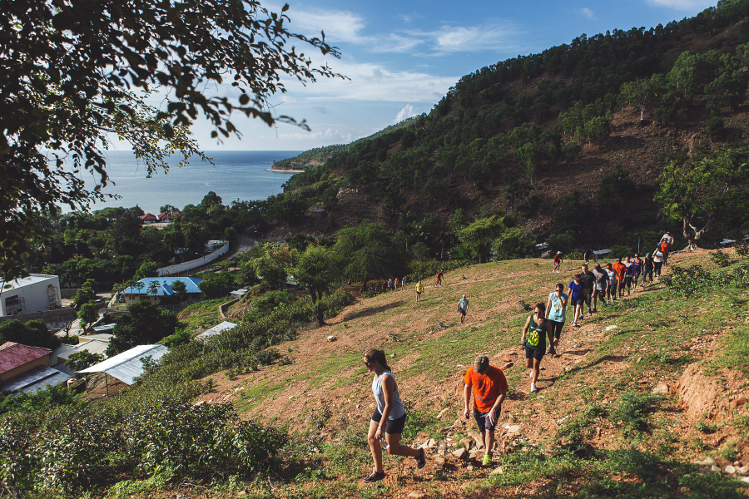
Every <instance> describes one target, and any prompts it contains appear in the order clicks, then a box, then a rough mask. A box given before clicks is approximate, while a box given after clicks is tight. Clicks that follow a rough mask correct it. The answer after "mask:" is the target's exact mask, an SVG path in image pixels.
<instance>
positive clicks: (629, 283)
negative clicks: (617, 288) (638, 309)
mask: <svg viewBox="0 0 749 499" xmlns="http://www.w3.org/2000/svg"><path fill="white" fill-rule="evenodd" d="M632 277H633V276H631V275H627V276H624V284H623V286H626V287H628V288H629V287H632Z"/></svg>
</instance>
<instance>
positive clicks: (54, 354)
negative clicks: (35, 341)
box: [49, 343, 76, 367]
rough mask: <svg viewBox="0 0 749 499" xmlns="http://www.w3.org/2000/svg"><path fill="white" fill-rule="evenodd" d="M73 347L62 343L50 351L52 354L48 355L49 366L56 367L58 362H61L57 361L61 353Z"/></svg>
mask: <svg viewBox="0 0 749 499" xmlns="http://www.w3.org/2000/svg"><path fill="white" fill-rule="evenodd" d="M75 347H76V345H69V344H67V343H63V344H62V345H60V346H59V347H57V348H55V349H54V350H52V353H51V354H49V365H50V366H52V367H54V366H56V365H57V363H58V362H61V360H58V356H59V355H60V354H61V353H64V352H67V351H68V350H72V349H73V348H75Z"/></svg>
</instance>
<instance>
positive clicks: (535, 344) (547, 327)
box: [520, 285, 582, 393]
mask: <svg viewBox="0 0 749 499" xmlns="http://www.w3.org/2000/svg"><path fill="white" fill-rule="evenodd" d="M581 286H582V285H581ZM547 336H548V337H549V344H550V345H552V347H551V349H549V352H550V353H551V354H552V355H554V354H555V353H556V350H555V349H554V346H553V345H554V335H553V334H552V332H551V323H549V321H547V320H546V305H544V304H543V303H537V304H536V308H535V309H534V310H533V315H531V316H529V317H528V320H527V321H525V326H524V327H523V335H522V336H521V337H520V343H521V344H522V345H523V346H524V347H525V366H526V367H528V368H529V369H531V372H530V373H529V376H530V378H531V393H534V392H537V391H538V388H536V381H538V372H539V369H540V368H541V359H543V358H544V354H545V353H546V337H547Z"/></svg>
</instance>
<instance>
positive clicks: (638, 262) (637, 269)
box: [632, 253, 644, 291]
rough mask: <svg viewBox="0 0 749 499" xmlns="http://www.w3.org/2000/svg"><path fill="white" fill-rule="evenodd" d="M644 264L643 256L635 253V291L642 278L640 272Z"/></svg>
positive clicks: (633, 263) (633, 262) (633, 261)
mask: <svg viewBox="0 0 749 499" xmlns="http://www.w3.org/2000/svg"><path fill="white" fill-rule="evenodd" d="M643 264H644V262H643V260H642V258H640V254H639V253H635V259H634V260H632V265H634V266H635V278H634V280H633V281H632V285H633V287H632V289H633V290H634V291H637V281H638V280H639V279H640V274H642V269H643Z"/></svg>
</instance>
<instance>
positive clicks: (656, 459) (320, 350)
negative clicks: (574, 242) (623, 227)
mask: <svg viewBox="0 0 749 499" xmlns="http://www.w3.org/2000/svg"><path fill="white" fill-rule="evenodd" d="M731 259H732V261H733V266H734V267H735V266H736V265H737V264H738V261H739V260H740V258H738V257H735V256H733V255H731ZM578 263H579V262H568V263H566V264H565V265H564V266H563V269H564V271H565V272H564V273H563V274H561V275H558V274H551V273H550V272H549V271H550V268H551V263H550V262H549V261H548V260H534V259H526V260H515V261H507V262H500V263H490V264H485V265H477V266H474V267H469V268H465V269H459V270H456V271H453V272H449V273H447V275H446V283H445V286H444V287H442V288H435V287H433V286H432V285H431V283H427V282H426V280H425V284H427V289H426V292H425V293H424V295H423V297H422V301H421V303H419V304H415V303H414V301H413V298H414V297H413V292H412V286H409V289H408V290H407V291H400V292H397V293H389V294H384V295H378V296H376V297H374V298H368V299H364V300H362V301H360V302H359V303H357V304H355V305H352V306H350V307H349V308H347V309H346V310H345V311H344V312H343V313H342V314H340V315H339V316H338V317H337V318H335V319H333V320H331V321H329V322H330V323H331V324H330V325H329V326H327V327H324V328H313V329H309V330H306V331H304V332H302V333H300V335H299V338H298V339H297V340H295V341H293V342H288V343H285V344H281V345H280V346H279V347H278V349H279V351H280V352H281V353H282V354H284V355H285V356H287V357H288V359H291V360H292V363H291V364H288V365H282V364H283V363H279V364H278V365H274V366H269V367H264V368H262V369H261V370H260V371H259V372H254V373H250V374H244V375H241V376H238V377H233V378H231V379H230V378H228V376H227V374H226V373H217V374H215V375H213V376H211V378H213V379H214V386H215V389H214V390H213V391H212V392H210V393H207V394H205V395H203V396H202V397H201V398H202V399H204V400H206V401H208V400H211V401H214V402H217V401H233V402H234V403H235V405H236V408H237V410H238V411H240V413H242V414H244V416H245V417H250V418H259V419H263V420H266V421H267V420H268V419H273V420H275V421H276V422H277V423H279V424H285V425H287V427H288V429H289V431H290V433H292V434H293V435H295V436H296V437H295V438H294V439H293V443H292V444H291V445H289V448H288V449H286V450H285V451H284V452H283V456H282V457H283V458H284V464H283V465H282V471H281V473H280V474H279V475H278V476H277V477H275V478H272V479H271V480H270V481H268V482H267V483H262V484H261V483H255V484H239V485H238V486H237V487H234V488H232V487H231V486H230V485H229V486H227V485H226V484H224V485H217V486H214V487H212V488H208V489H204V488H195V489H191V491H188V492H187V495H186V497H193V496H194V497H217V496H222V497H223V496H224V494H226V496H227V497H231V496H235V495H237V494H239V493H240V491H241V490H247V491H248V492H249V493H250V495H252V496H258V497H271V496H272V497H278V496H286V497H344V496H360V497H390V496H399V497H400V496H402V497H405V496H407V495H408V494H409V493H411V492H415V491H416V492H424V493H426V494H428V495H429V496H435V497H436V496H440V497H464V496H468V497H480V496H483V495H484V494H485V493H487V492H489V493H490V494H491V495H492V496H493V497H518V496H533V495H536V496H540V497H558V496H570V497H573V496H574V497H593V496H596V497H614V496H620V497H643V496H648V495H649V496H652V497H689V496H693V497H744V492H742V490H743V491H746V489H741V485H740V484H739V482H737V481H735V480H732V479H731V478H728V477H726V476H725V475H720V474H715V473H710V472H708V471H707V470H706V469H705V468H702V467H699V466H695V465H693V464H692V463H693V462H694V461H695V460H697V459H703V458H704V457H706V456H713V457H714V458H715V459H716V460H717V464H718V465H719V466H720V467H721V469H723V468H725V466H726V465H729V464H732V463H734V464H736V465H737V466H736V467H739V466H741V465H747V464H749V411H748V410H747V409H749V407H747V405H745V406H743V407H742V408H740V409H738V410H730V409H726V407H727V404H724V405H723V406H720V405H719V407H717V409H716V410H715V411H713V413H712V414H707V412H706V413H705V414H699V413H698V415H697V416H694V415H692V416H691V417H690V416H689V415H688V414H687V411H686V410H685V409H688V406H686V405H685V404H680V401H679V399H678V397H677V396H676V395H674V394H671V395H667V396H660V395H652V394H651V391H652V389H653V388H654V387H655V386H656V385H657V384H659V383H667V384H668V385H669V386H670V387H671V389H672V391H673V390H675V389H678V388H679V383H678V378H679V377H680V376H681V375H682V373H683V372H684V371H685V369H686V368H687V366H689V365H691V364H693V363H700V365H701V367H702V372H703V374H704V375H706V376H708V377H709V380H711V381H715V382H717V384H718V385H719V386H720V387H721V390H722V392H721V394H720V395H721V396H722V397H724V398H726V399H728V398H729V397H730V398H731V399H736V398H739V397H741V396H745V397H747V396H749V377H748V372H747V363H746V362H745V360H744V359H746V356H747V355H748V354H749V347H747V346H746V345H747V343H749V328H747V320H749V298H748V296H747V292H746V291H744V290H739V289H732V288H726V289H724V290H723V291H722V292H720V293H717V292H706V293H703V294H701V295H697V296H695V297H694V298H692V299H689V300H687V299H684V298H679V297H676V296H674V295H673V294H671V293H670V292H669V291H668V290H666V289H664V288H663V286H662V285H660V284H656V285H654V286H652V287H650V288H648V289H647V290H646V291H644V292H640V293H636V294H634V295H633V296H632V297H630V298H628V299H625V300H623V301H620V302H617V303H616V304H612V305H609V306H607V307H602V310H600V309H599V310H600V311H599V313H598V314H596V315H594V316H593V317H592V318H590V319H586V320H585V323H584V325H583V327H581V328H579V329H572V328H568V327H566V328H565V330H564V332H563V336H562V348H561V349H560V350H561V351H562V352H563V355H562V356H561V357H560V358H554V359H551V358H550V357H549V356H546V357H545V358H544V361H543V363H542V371H541V378H540V382H539V387H540V388H541V391H540V392H539V393H537V394H530V393H529V383H528V379H527V377H526V372H527V371H526V370H525V368H524V367H522V359H520V357H521V356H522V353H521V349H520V348H519V346H518V340H519V333H520V328H521V326H522V324H523V323H524V320H525V317H526V316H527V315H528V314H529V312H526V311H521V308H522V303H521V300H522V302H523V303H527V304H529V305H531V306H532V305H533V304H534V303H536V302H537V301H539V300H541V299H544V298H545V297H546V296H547V295H548V292H549V291H550V290H551V289H552V288H553V284H554V283H555V282H557V281H561V282H564V283H565V284H566V283H567V282H569V278H570V276H571V275H572V273H573V272H576V271H577V268H578V267H577V264H578ZM672 263H674V264H679V265H690V264H692V263H700V264H702V265H704V266H705V267H706V268H708V269H710V270H717V267H716V266H715V265H714V264H713V263H712V259H711V258H710V254H709V253H707V252H701V253H698V254H696V255H674V256H673V257H672ZM462 293H467V294H468V296H469V298H470V300H471V307H470V310H469V315H468V320H467V322H466V324H464V325H460V324H459V321H458V318H457V314H456V313H455V308H456V304H457V300H458V298H459V297H460V295H461V294H462ZM611 326H616V327H615V328H613V327H611ZM607 328H608V329H607ZM329 335H335V336H336V338H337V341H335V342H327V341H325V338H326V337H327V336H329ZM370 347H377V348H382V349H384V350H385V351H386V353H387V354H388V355H389V356H390V355H393V354H394V357H391V359H392V362H391V366H392V368H393V371H394V372H395V374H396V376H397V378H398V383H399V388H400V391H401V395H402V397H403V399H404V400H405V401H406V402H407V404H408V405H409V407H410V418H409V423H408V425H407V427H406V430H405V432H404V440H406V441H407V442H410V443H414V442H416V443H420V442H423V441H424V440H425V439H426V438H427V437H430V436H431V437H433V438H435V439H436V440H437V441H440V442H444V443H446V444H447V445H448V447H447V462H446V464H445V465H444V466H441V465H438V464H436V463H435V461H434V458H435V457H436V455H437V454H436V451H437V449H436V448H435V449H432V451H431V452H430V453H428V455H429V457H430V459H429V460H428V465H427V467H426V468H425V469H424V470H421V471H416V470H415V469H414V467H413V463H412V461H411V460H410V459H401V458H393V457H386V458H385V468H386V470H387V472H388V478H387V479H386V480H385V481H383V482H380V483H378V484H375V485H367V484H363V483H362V482H361V477H362V476H364V475H366V474H367V473H368V472H369V470H370V469H371V457H370V456H369V452H368V449H367V446H366V438H365V434H366V428H367V426H368V425H367V422H368V420H369V417H370V415H371V411H372V408H373V402H372V396H371V392H370V388H369V386H370V383H371V378H370V376H369V375H367V374H366V372H365V369H364V366H363V365H362V361H361V357H362V352H364V351H365V350H366V349H367V348H370ZM480 352H483V353H487V354H488V355H490V356H492V358H493V362H492V363H493V364H495V365H502V364H503V363H504V362H505V361H506V360H517V359H520V361H521V362H518V363H516V364H515V365H514V366H513V367H511V368H509V369H508V370H507V377H508V381H509V384H510V393H509V397H508V401H507V402H506V403H505V404H504V407H503V411H502V415H501V418H500V423H501V426H500V429H499V430H498V431H497V437H498V441H499V443H500V445H501V447H502V453H501V455H499V456H497V457H495V464H494V466H493V467H491V468H488V469H487V468H482V467H480V466H478V462H477V461H459V460H458V459H456V458H454V457H452V456H451V451H452V450H453V449H452V447H451V445H452V444H454V443H456V442H458V441H459V440H460V439H461V438H463V437H465V436H466V435H467V434H468V433H469V432H470V431H473V430H475V423H473V422H472V421H470V422H466V421H464V420H462V418H460V417H459V413H460V411H461V410H462V396H461V395H460V389H461V385H460V383H461V379H462V375H463V373H464V372H465V369H466V368H467V367H468V366H469V365H470V363H471V362H472V359H473V357H474V356H475V355H476V353H480ZM748 405H749V404H748ZM443 409H447V410H446V411H445V412H444V415H443V417H442V418H441V419H438V417H437V416H438V414H439V413H440V412H442V410H443ZM510 424H512V425H520V433H519V434H508V432H507V428H506V427H507V426H508V425H510ZM448 439H449V440H448ZM745 449H747V450H745ZM480 456H481V454H479V458H480ZM469 465H470V466H469ZM497 466H501V467H502V471H503V472H502V473H497V474H494V475H492V474H490V472H491V471H492V470H493V469H495V467H497ZM183 492H184V491H183V490H180V493H181V494H182V493H183ZM165 493H167V494H168V491H165ZM690 494H693V495H690Z"/></svg>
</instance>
